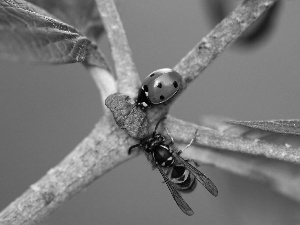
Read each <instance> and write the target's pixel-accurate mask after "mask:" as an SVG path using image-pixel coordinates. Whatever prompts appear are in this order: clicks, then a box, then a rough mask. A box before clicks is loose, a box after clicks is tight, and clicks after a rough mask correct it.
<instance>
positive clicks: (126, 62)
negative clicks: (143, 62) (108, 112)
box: [96, 0, 140, 98]
mask: <svg viewBox="0 0 300 225" xmlns="http://www.w3.org/2000/svg"><path fill="white" fill-rule="evenodd" d="M96 2H97V5H98V10H99V12H100V14H101V17H102V20H103V22H104V26H105V30H106V32H107V37H108V39H109V42H110V45H111V51H112V57H113V59H114V62H115V69H116V73H117V77H118V90H119V92H120V93H122V94H126V95H128V96H130V97H132V98H133V97H136V94H137V89H138V88H139V86H140V80H139V77H138V74H137V70H136V67H135V64H134V62H133V60H132V55H131V50H130V47H129V44H128V41H127V38H126V34H125V30H124V28H123V24H122V21H121V20H120V16H119V13H118V11H117V9H116V6H115V4H114V1H113V0H96Z"/></svg>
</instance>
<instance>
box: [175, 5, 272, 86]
mask: <svg viewBox="0 0 300 225" xmlns="http://www.w3.org/2000/svg"><path fill="white" fill-rule="evenodd" d="M276 1H277V0H244V1H243V2H242V3H241V4H240V5H239V6H238V7H237V8H236V9H235V10H234V11H233V12H232V13H230V14H229V15H228V16H227V17H226V18H225V19H224V20H222V21H221V22H220V23H219V24H218V25H217V26H216V27H215V28H214V29H213V30H212V31H211V32H210V33H209V34H208V35H206V36H205V37H204V38H202V40H201V41H200V42H199V43H198V44H197V45H196V46H195V47H194V48H193V49H192V50H191V51H190V52H189V53H188V54H187V55H186V56H185V57H183V58H182V59H181V61H180V62H179V63H178V64H177V65H176V66H175V67H174V69H175V70H176V71H177V72H179V73H180V74H181V75H182V76H183V78H184V85H183V88H186V87H187V85H188V83H190V82H192V81H193V80H194V79H195V78H197V77H198V76H199V75H200V73H201V72H203V70H204V69H206V67H207V66H208V65H209V64H210V63H211V62H213V61H214V60H215V58H216V57H217V56H218V55H219V54H220V53H222V52H223V51H224V49H225V48H226V47H227V46H229V45H230V44H232V43H233V42H234V41H235V40H236V39H238V38H239V37H240V36H241V35H242V33H243V32H244V31H245V30H246V29H247V28H248V27H250V26H251V25H252V24H253V23H254V22H255V21H256V20H257V19H258V18H259V17H260V16H261V15H262V14H263V13H264V12H266V10H268V9H269V8H270V7H271V6H272V5H273V4H274V3H275V2H276Z"/></svg>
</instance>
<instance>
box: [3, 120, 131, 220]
mask: <svg viewBox="0 0 300 225" xmlns="http://www.w3.org/2000/svg"><path fill="white" fill-rule="evenodd" d="M112 120H113V119H112V118H110V119H108V118H103V119H102V120H101V121H100V122H99V123H98V124H97V125H96V127H95V128H94V130H93V131H92V132H91V134H90V135H89V136H88V137H86V138H85V139H84V140H83V141H82V142H81V143H80V144H79V145H78V146H77V147H76V148H75V149H74V150H73V152H72V153H70V154H69V155H68V156H67V157H66V158H65V159H64V160H63V161H62V162H60V163H59V164H58V165H57V166H55V167H54V168H52V169H50V170H49V171H48V173H47V174H46V175H45V176H44V177H42V178H41V179H40V180H39V181H37V182H36V183H35V184H32V185H31V186H30V188H29V189H28V190H27V191H25V192H24V193H23V195H21V196H20V197H19V198H17V199H16V200H15V201H13V202H12V203H11V204H10V205H9V206H8V207H7V208H5V209H4V210H3V211H2V212H1V213H0V224H1V225H12V224H13V225H18V224H28V225H29V224H36V223H37V222H39V221H41V220H42V219H43V218H45V217H46V216H47V215H49V214H50V213H51V212H53V211H54V210H55V209H56V208H57V207H58V206H60V205H61V204H62V203H63V202H65V201H66V200H68V199H70V198H71V197H72V196H74V195H75V194H77V193H78V192H79V191H81V190H82V189H84V188H85V187H86V186H88V185H89V184H90V183H91V182H93V181H94V180H95V179H96V178H98V177H99V176H101V175H103V174H104V173H106V172H107V171H109V170H110V169H112V168H114V167H116V166H117V165H119V164H120V163H121V162H124V161H125V160H128V159H129V158H130V157H129V156H128V154H127V150H128V146H129V145H130V144H132V139H131V138H130V139H129V138H128V135H127V134H126V133H125V132H124V131H123V130H120V129H119V128H118V127H116V126H113V125H112V124H113V123H114V122H113V121H112Z"/></svg>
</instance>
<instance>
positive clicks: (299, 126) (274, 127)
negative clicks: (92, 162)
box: [226, 119, 300, 135]
mask: <svg viewBox="0 0 300 225" xmlns="http://www.w3.org/2000/svg"><path fill="white" fill-rule="evenodd" d="M226 122H227V123H230V124H234V125H241V126H245V127H248V128H254V129H259V130H263V131H269V132H274V133H279V134H289V135H300V120H294V119H291V120H264V121H235V120H230V121H226Z"/></svg>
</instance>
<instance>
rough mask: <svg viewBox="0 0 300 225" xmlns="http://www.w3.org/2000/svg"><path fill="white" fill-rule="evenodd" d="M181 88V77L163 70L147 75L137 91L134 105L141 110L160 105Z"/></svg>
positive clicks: (165, 69) (166, 69) (174, 72)
mask: <svg viewBox="0 0 300 225" xmlns="http://www.w3.org/2000/svg"><path fill="white" fill-rule="evenodd" d="M180 87H181V75H180V74H179V73H177V72H176V71H174V70H172V69H169V68H163V69H159V70H156V71H154V72H152V73H151V74H149V75H148V76H147V77H146V79H145V80H144V82H143V83H142V86H141V88H140V89H139V93H138V97H137V100H136V104H137V106H138V107H140V108H141V109H146V108H148V107H150V106H151V105H158V104H161V103H163V102H165V101H167V100H169V99H170V98H172V97H173V96H174V95H175V94H176V93H177V92H178V90H179V89H180Z"/></svg>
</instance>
